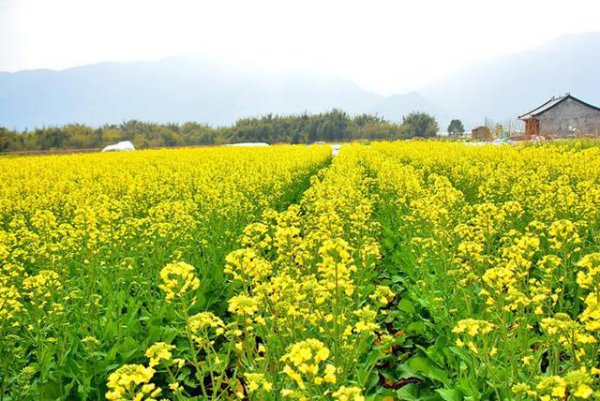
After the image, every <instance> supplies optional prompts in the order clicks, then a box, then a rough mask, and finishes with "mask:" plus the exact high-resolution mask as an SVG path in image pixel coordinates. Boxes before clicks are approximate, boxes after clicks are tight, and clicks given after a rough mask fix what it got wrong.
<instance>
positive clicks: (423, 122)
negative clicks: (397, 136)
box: [402, 112, 439, 138]
mask: <svg viewBox="0 0 600 401" xmlns="http://www.w3.org/2000/svg"><path fill="white" fill-rule="evenodd" d="M402 120H403V121H402V129H403V134H404V136H406V137H409V138H412V137H415V136H418V137H422V138H428V137H432V136H435V134H437V132H438V130H439V126H438V123H437V121H435V118H433V117H432V116H430V115H429V114H427V113H423V112H412V113H409V114H408V115H407V116H406V117H403V119H402Z"/></svg>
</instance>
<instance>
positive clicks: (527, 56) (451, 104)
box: [420, 32, 600, 124]
mask: <svg viewBox="0 0 600 401" xmlns="http://www.w3.org/2000/svg"><path fill="white" fill-rule="evenodd" d="M565 92H571V94H573V95H574V96H576V97H578V98H580V99H582V100H584V101H587V102H589V103H592V104H595V105H600V32H597V33H586V34H579V35H570V36H564V37H561V38H559V39H556V40H553V41H551V42H548V43H546V44H544V45H542V46H540V47H537V48H534V49H532V50H529V51H527V52H522V53H518V54H514V55H510V56H506V57H502V58H499V59H495V60H491V61H488V62H485V63H478V64H475V65H471V66H470V67H468V68H466V69H464V70H462V71H460V72H457V73H456V74H452V75H451V76H449V77H447V78H445V79H444V80H442V81H440V82H436V83H434V84H432V85H430V86H428V87H426V88H423V89H422V90H421V91H420V93H421V94H422V95H423V96H424V97H425V98H427V99H429V100H430V101H432V102H434V103H436V104H439V105H443V106H444V107H446V108H447V109H449V110H450V111H451V112H452V113H454V114H455V115H458V116H461V117H462V118H463V119H464V120H465V121H469V122H470V124H475V123H477V122H479V123H482V122H483V119H484V118H485V117H486V116H487V117H490V118H492V119H494V120H495V121H503V120H508V119H516V117H517V116H518V115H521V114H523V113H526V112H527V111H529V110H531V109H533V108H535V107H537V106H539V105H541V104H542V103H544V102H545V101H547V100H548V99H550V98H551V97H552V96H554V95H560V94H564V93H565Z"/></svg>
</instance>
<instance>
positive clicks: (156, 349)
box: [146, 342, 175, 368]
mask: <svg viewBox="0 0 600 401" xmlns="http://www.w3.org/2000/svg"><path fill="white" fill-rule="evenodd" d="M173 349H175V346H174V345H170V344H166V343H163V342H158V343H156V344H154V345H153V346H151V347H150V348H148V349H147V350H146V356H147V357H148V358H149V359H150V362H149V363H148V366H150V367H151V368H153V367H155V366H156V365H158V364H159V363H161V362H162V361H169V360H170V359H171V358H172V357H173V354H172V353H171V351H172V350H173Z"/></svg>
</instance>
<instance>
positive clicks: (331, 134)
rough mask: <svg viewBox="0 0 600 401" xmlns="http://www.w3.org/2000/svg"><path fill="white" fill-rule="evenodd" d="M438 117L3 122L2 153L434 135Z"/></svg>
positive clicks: (320, 115)
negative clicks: (122, 144) (18, 126)
mask: <svg viewBox="0 0 600 401" xmlns="http://www.w3.org/2000/svg"><path fill="white" fill-rule="evenodd" d="M437 132H438V124H437V122H436V120H435V119H434V118H433V117H432V116H430V115H428V114H427V113H422V112H413V113H410V114H408V115H407V116H405V117H403V121H402V122H401V123H394V122H391V121H388V120H386V119H384V118H382V117H380V116H378V115H373V114H360V115H355V116H351V115H349V114H347V113H346V112H344V111H342V110H338V109H333V110H331V111H328V112H324V113H318V114H307V113H304V114H299V115H276V114H267V115H264V116H260V117H253V118H242V119H240V120H238V121H237V122H236V123H235V124H233V125H232V126H228V127H211V126H209V125H206V124H199V123H196V122H186V123H183V124H174V123H168V124H157V123H149V122H142V121H136V120H131V121H127V122H124V123H122V124H107V125H104V126H102V127H97V128H93V127H90V126H87V125H83V124H67V125H63V126H56V127H44V128H37V129H35V130H32V131H14V130H9V129H7V128H2V127H0V152H15V151H40V150H55V149H93V148H102V147H104V146H106V145H110V144H113V143H116V142H119V141H131V142H132V143H133V144H134V146H135V147H136V148H138V149H144V148H154V147H175V146H198V145H200V146H201V145H222V144H228V143H237V142H267V143H294V144H298V143H314V142H318V141H325V142H335V141H353V140H394V139H408V138H413V137H432V136H435V135H436V133H437Z"/></svg>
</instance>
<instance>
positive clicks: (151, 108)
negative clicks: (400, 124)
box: [0, 33, 600, 131]
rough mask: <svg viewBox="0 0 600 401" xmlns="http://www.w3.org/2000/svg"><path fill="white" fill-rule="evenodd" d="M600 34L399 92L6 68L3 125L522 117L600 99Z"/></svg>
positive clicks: (0, 102)
mask: <svg viewBox="0 0 600 401" xmlns="http://www.w3.org/2000/svg"><path fill="white" fill-rule="evenodd" d="M598 71H600V33H589V34H581V35H572V36H566V37H563V38H560V39H557V40H554V41H552V42H549V43H547V44H545V45H544V46H540V47H538V48H535V49H532V50H530V51H527V52H523V53H519V54H514V55H511V56H507V57H504V58H500V59H496V60H492V61H489V62H485V63H479V64H476V65H472V66H470V67H469V68H467V69H465V70H463V71H460V72H457V73H455V74H452V75H451V76H449V77H448V78H446V79H444V80H441V81H439V82H436V83H433V84H431V85H429V86H427V87H425V88H423V89H422V90H421V91H419V93H416V92H411V93H408V94H403V95H394V96H390V97H384V96H380V95H378V94H375V93H373V92H369V91H365V90H363V89H361V88H360V87H358V86H357V85H355V84H354V83H352V82H349V81H346V80H341V79H338V78H336V77H331V76H324V75H321V74H311V73H303V74H292V73H289V74H283V75H280V76H273V75H272V74H269V73H267V72H265V71H261V70H259V69H256V68H248V67H247V66H245V65H235V64H234V63H225V62H216V61H208V60H204V59H200V58H189V57H174V58H168V59H164V60H161V61H147V62H134V63H101V64H95V65H88V66H83V67H76V68H71V69H67V70H62V71H51V70H32V71H21V72H16V73H0V126H6V127H9V128H19V129H23V128H26V127H27V128H34V127H39V126H43V125H57V124H65V123H69V122H80V123H86V124H91V125H102V124H105V123H120V122H122V121H125V120H130V119H138V120H145V121H153V122H184V121H198V122H204V123H209V124H212V125H226V124H231V123H233V122H235V120H237V119H238V118H240V117H248V116H256V115H260V114H266V113H280V114H288V113H302V112H304V111H307V112H320V111H326V110H329V109H331V108H334V107H337V108H341V109H343V110H345V111H347V112H349V113H352V114H355V113H378V114H379V115H381V116H384V117H386V118H388V119H390V120H393V121H400V120H401V119H402V116H403V115H406V114H407V113H409V112H411V111H426V112H429V113H431V114H433V115H434V116H435V117H436V118H437V119H438V121H439V123H440V129H441V130H442V131H445V130H446V127H447V125H448V122H449V121H450V119H451V118H460V119H462V120H463V121H464V122H465V126H466V127H467V128H470V127H472V126H474V125H475V124H480V123H482V122H483V120H484V118H485V117H486V116H487V117H489V118H492V119H494V120H495V121H504V120H506V119H511V118H512V119H514V118H516V116H517V115H519V114H522V113H525V112H527V111H529V110H530V109H533V108H534V107H536V106H538V105H539V104H541V103H543V102H545V101H546V100H547V99H549V98H550V97H552V96H553V95H558V94H562V93H564V92H567V91H570V92H571V93H572V94H573V95H575V96H577V97H580V98H582V99H583V100H585V101H588V102H590V103H593V104H600V73H599V72H598Z"/></svg>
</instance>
